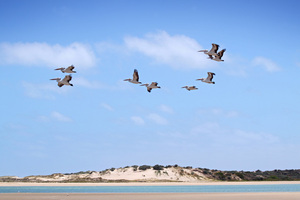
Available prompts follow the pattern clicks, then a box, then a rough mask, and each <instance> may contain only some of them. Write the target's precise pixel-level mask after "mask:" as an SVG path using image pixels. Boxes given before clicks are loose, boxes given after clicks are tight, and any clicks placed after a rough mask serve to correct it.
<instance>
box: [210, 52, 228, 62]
mask: <svg viewBox="0 0 300 200" xmlns="http://www.w3.org/2000/svg"><path fill="white" fill-rule="evenodd" d="M225 51H226V49H222V50H221V51H219V52H218V54H217V55H216V56H215V57H214V58H212V60H215V61H218V62H220V61H224V60H222V59H221V58H222V57H223V54H224V52H225Z"/></svg>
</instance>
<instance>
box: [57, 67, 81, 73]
mask: <svg viewBox="0 0 300 200" xmlns="http://www.w3.org/2000/svg"><path fill="white" fill-rule="evenodd" d="M74 68H75V67H74V66H73V65H71V66H69V67H67V68H64V67H61V68H57V69H55V70H61V71H62V73H70V74H71V73H76V71H73V69H74Z"/></svg>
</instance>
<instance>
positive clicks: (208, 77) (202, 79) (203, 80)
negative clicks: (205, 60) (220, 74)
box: [196, 72, 216, 84]
mask: <svg viewBox="0 0 300 200" xmlns="http://www.w3.org/2000/svg"><path fill="white" fill-rule="evenodd" d="M207 74H208V76H207V77H206V78H200V79H196V81H202V82H205V83H210V84H215V82H213V81H212V79H213V77H214V75H216V74H215V73H212V72H207Z"/></svg>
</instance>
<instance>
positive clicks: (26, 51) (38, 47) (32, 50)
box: [0, 42, 96, 68]
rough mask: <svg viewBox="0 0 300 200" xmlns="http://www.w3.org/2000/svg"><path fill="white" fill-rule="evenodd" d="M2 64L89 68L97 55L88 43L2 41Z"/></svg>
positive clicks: (0, 61)
mask: <svg viewBox="0 0 300 200" xmlns="http://www.w3.org/2000/svg"><path fill="white" fill-rule="evenodd" d="M0 55H1V56H0V58H1V59H0V65H9V64H18V65H26V66H28V65H29V66H47V67H50V66H51V67H53V66H60V67H63V66H69V65H71V64H73V65H75V66H79V67H80V68H89V67H92V66H94V65H95V63H96V57H95V55H94V52H93V51H92V50H91V48H90V47H89V46H88V45H85V44H81V43H72V44H70V45H69V46H62V45H59V44H55V45H50V44H47V43H37V42H35V43H13V44H11V43H1V44H0Z"/></svg>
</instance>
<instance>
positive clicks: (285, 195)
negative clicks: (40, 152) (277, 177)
mask: <svg viewBox="0 0 300 200" xmlns="http://www.w3.org/2000/svg"><path fill="white" fill-rule="evenodd" d="M299 199H300V192H273V193H142V194H141V193H126V194H124V193H123V194H120V193H119V194H103V193H101V194H98V193H97V194H91V193H88V194H82V193H80V194H74V193H72V194H65V193H62V194H57V193H51V194H50V193H40V194H37V193H34V194H30V193H17V194H15V193H14V194H0V200H299Z"/></svg>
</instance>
